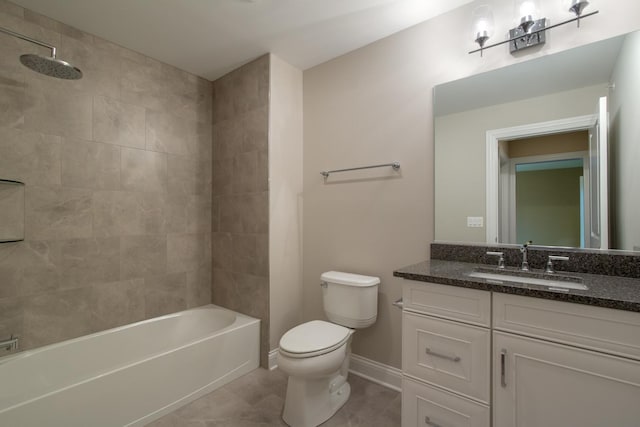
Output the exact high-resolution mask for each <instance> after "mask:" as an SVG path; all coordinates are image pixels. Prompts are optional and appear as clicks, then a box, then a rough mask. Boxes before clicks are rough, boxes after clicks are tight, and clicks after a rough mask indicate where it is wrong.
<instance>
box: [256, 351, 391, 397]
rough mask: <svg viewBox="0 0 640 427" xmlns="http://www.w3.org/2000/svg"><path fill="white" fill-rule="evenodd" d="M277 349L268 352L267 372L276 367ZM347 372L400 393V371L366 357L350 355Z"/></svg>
mask: <svg viewBox="0 0 640 427" xmlns="http://www.w3.org/2000/svg"><path fill="white" fill-rule="evenodd" d="M277 355H278V349H277V348H276V349H275V350H271V351H270V352H269V370H270V371H273V370H274V369H276V368H277V367H278V360H277ZM349 368H350V369H349V372H351V373H352V374H353V375H357V376H359V377H362V378H365V379H367V380H369V381H372V382H374V383H376V384H380V385H381V386H384V387H387V388H390V389H391V390H395V391H402V370H400V369H398V368H394V367H393V366H389V365H385V364H384V363H380V362H376V361H375V360H371V359H367V358H366V357H362V356H358V355H357V354H351V360H350V362H349Z"/></svg>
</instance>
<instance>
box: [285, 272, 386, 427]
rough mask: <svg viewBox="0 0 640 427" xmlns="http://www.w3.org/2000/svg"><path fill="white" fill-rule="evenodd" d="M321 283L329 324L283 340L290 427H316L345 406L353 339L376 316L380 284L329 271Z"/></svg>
mask: <svg viewBox="0 0 640 427" xmlns="http://www.w3.org/2000/svg"><path fill="white" fill-rule="evenodd" d="M320 279H321V282H320V286H322V304H323V307H324V311H325V314H326V315H327V318H328V319H329V322H325V321H323V320H312V321H310V322H306V323H303V324H301V325H298V326H296V327H294V328H293V329H291V330H289V331H288V332H286V333H285V334H284V335H283V336H282V338H281V339H280V349H279V351H278V368H280V369H281V370H282V371H284V372H285V373H286V374H287V375H288V376H289V381H288V383H287V396H286V399H285V403H284V411H283V414H282V419H283V420H284V421H285V422H286V423H287V424H288V425H289V426H291V427H316V426H318V425H320V424H322V423H323V422H325V421H326V420H328V419H329V418H331V417H332V416H333V415H334V414H335V413H336V412H337V411H338V409H340V408H341V407H342V405H344V404H345V403H346V402H347V400H348V399H349V394H350V393H351V387H350V386H349V383H348V382H347V375H348V371H349V356H350V354H351V337H352V336H353V334H354V332H355V330H354V329H360V328H366V327H368V326H371V325H372V324H373V323H375V321H376V317H377V315H378V284H379V283H380V279H379V278H377V277H372V276H362V275H359V274H352V273H343V272H339V271H328V272H326V273H323V274H322V275H321V276H320Z"/></svg>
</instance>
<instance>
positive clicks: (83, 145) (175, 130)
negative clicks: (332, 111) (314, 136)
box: [0, 0, 211, 349]
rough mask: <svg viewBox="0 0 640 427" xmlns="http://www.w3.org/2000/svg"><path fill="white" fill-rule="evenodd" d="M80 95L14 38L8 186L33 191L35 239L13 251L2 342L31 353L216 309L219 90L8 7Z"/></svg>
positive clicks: (5, 159) (6, 258)
mask: <svg viewBox="0 0 640 427" xmlns="http://www.w3.org/2000/svg"><path fill="white" fill-rule="evenodd" d="M0 25H1V26H3V27H6V28H9V29H11V30H14V31H16V32H19V33H23V34H25V35H27V36H30V37H33V38H36V39H39V40H42V41H44V42H48V43H51V44H54V45H55V46H57V47H58V56H59V57H60V58H64V59H65V60H67V61H69V62H72V63H73V64H74V65H76V66H77V67H79V68H80V69H81V70H82V71H83V72H84V78H82V79H81V80H78V81H63V80H58V79H54V78H51V77H46V76H42V75H39V74H36V73H35V72H33V71H31V70H29V69H27V68H25V67H23V66H22V65H21V64H20V62H19V56H20V55H21V54H24V53H36V52H37V53H40V54H44V53H48V52H47V51H46V50H43V49H42V48H39V47H37V46H34V45H32V44H30V43H27V42H24V41H21V40H18V39H15V38H13V37H10V36H7V35H4V34H1V35H0V38H1V40H0V64H1V65H0V177H1V178H5V179H15V180H22V181H24V182H25V183H26V214H25V218H26V226H25V233H26V238H25V241H24V242H21V243H11V244H6V243H5V244H0V338H2V339H4V338H5V337H8V336H9V335H10V334H12V333H13V334H17V335H19V336H20V344H21V347H22V349H28V348H33V347H38V346H42V345H45V344H49V343H53V342H57V341H61V340H65V339H68V338H72V337H76V336H80V335H85V334H88V333H91V332H95V331H99V330H103V329H107V328H111V327H114V326H118V325H122V324H126V323H130V322H134V321H138V320H142V319H145V318H149V317H154V316H158V315H161V314H165V313H170V312H175V311H179V310H182V309H186V308H187V307H193V306H198V305H202V304H207V303H209V302H210V300H211V296H210V277H209V276H210V271H211V256H210V226H211V218H210V200H211V195H210V177H211V161H210V158H211V95H210V94H211V85H210V83H209V82H207V81H205V80H202V79H200V78H197V77H195V76H193V75H190V74H188V73H186V72H183V71H181V70H179V69H176V68H173V67H170V66H168V65H166V64H162V63H160V62H158V61H155V60H153V59H151V58H148V57H145V56H143V55H140V54H138V53H136V52H132V51H130V50H127V49H124V48H122V47H120V46H116V45H114V44H112V43H109V42H108V41H105V40H102V39H100V38H98V37H94V36H92V35H91V34H86V33H83V32H80V31H78V30H75V29H73V28H70V27H68V26H66V25H63V24H60V23H58V22H56V21H53V20H51V19H48V18H46V17H44V16H41V15H38V14H35V13H32V12H31V11H29V10H25V9H22V8H21V7H18V6H15V5H13V4H12V3H8V2H6V1H4V0H2V1H0Z"/></svg>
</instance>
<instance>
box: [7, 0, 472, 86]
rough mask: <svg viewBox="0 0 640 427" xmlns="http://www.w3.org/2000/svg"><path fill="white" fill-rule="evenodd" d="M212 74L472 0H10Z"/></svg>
mask: <svg viewBox="0 0 640 427" xmlns="http://www.w3.org/2000/svg"><path fill="white" fill-rule="evenodd" d="M12 1H13V2H14V3H17V4H19V5H21V6H23V7H25V8H27V9H31V10H33V11H35V12H38V13H40V14H43V15H45V16H48V17H50V18H53V19H56V20H58V21H61V22H63V23H65V24H68V25H71V26H73V27H75V28H78V29H80V30H83V31H85V32H88V33H91V34H95V35H97V36H100V37H102V38H104V39H107V40H109V41H112V42H115V43H117V44H120V45H122V46H124V47H126V48H129V49H132V50H135V51H137V52H140V53H143V54H145V55H148V56H150V57H152V58H155V59H158V60H160V61H163V62H166V63H168V64H171V65H174V66H176V67H178V68H181V69H183V70H185V71H188V72H191V73H193V74H196V75H199V76H201V77H204V78H206V79H209V80H214V79H216V78H218V77H220V76H222V75H223V74H225V73H227V72H228V71H230V70H232V69H234V68H236V67H238V66H240V65H242V64H244V63H246V62H248V61H250V60H252V59H254V58H256V57H258V56H260V55H262V54H264V53H267V52H272V53H274V54H276V55H277V56H279V57H280V58H282V59H283V60H285V61H287V62H289V63H290V64H292V65H294V66H296V67H298V68H300V69H302V70H305V69H307V68H310V67H313V66H314V65H317V64H320V63H323V62H325V61H328V60H330V59H332V58H335V57H337V56H340V55H343V54H345V53H347V52H350V51H352V50H355V49H358V48H360V47H362V46H365V45H367V44H369V43H372V42H374V41H376V40H379V39H381V38H384V37H387V36H389V35H391V34H393V33H396V32H398V31H401V30H403V29H405V28H408V27H410V26H413V25H415V24H418V23H420V22H423V21H425V20H427V19H430V18H432V17H434V16H437V15H440V14H442V13H445V12H447V11H449V10H452V9H455V8H457V7H459V6H461V5H463V4H466V3H470V2H471V0H135V1H132V0H12Z"/></svg>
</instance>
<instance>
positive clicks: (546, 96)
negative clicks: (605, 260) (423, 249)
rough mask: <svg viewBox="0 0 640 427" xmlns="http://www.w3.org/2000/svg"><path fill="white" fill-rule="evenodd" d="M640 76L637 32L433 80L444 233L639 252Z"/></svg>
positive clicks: (438, 233) (444, 236)
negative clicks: (446, 80)
mask: <svg viewBox="0 0 640 427" xmlns="http://www.w3.org/2000/svg"><path fill="white" fill-rule="evenodd" d="M638 75H640V33H639V32H635V33H631V34H628V35H626V36H620V37H616V38H613V39H608V40H603V41H600V42H597V43H593V44H590V45H585V46H581V47H578V48H574V49H570V50H567V51H565V52H561V53H558V54H554V55H547V56H543V57H540V58H536V59H533V60H531V61H527V62H522V63H518V64H515V65H512V66H508V67H504V68H501V69H498V70H494V71H490V72H487V73H483V74H479V75H475V76H471V77H469V78H466V79H462V80H457V81H454V82H450V83H445V84H443V85H439V86H437V87H436V88H435V89H434V100H435V105H434V125H435V158H436V161H435V183H436V185H435V238H436V240H439V241H454V242H488V243H523V242H525V241H527V240H533V241H534V243H535V244H539V245H545V246H565V247H566V246H568V247H589V248H612V249H623V250H640V221H638V220H637V214H638V213H639V212H640V191H637V188H635V189H634V186H635V187H637V186H638V184H640V173H638V172H637V170H638V168H637V167H636V165H638V164H640V148H638V147H640V120H638V119H637V118H638V117H640V79H637V76H638ZM602 107H604V108H602ZM599 109H602V110H603V111H600V112H599V111H598V110H599ZM607 117H608V119H607ZM607 137H608V138H607ZM607 143H608V144H607ZM607 145H608V148H607ZM479 220H482V221H479Z"/></svg>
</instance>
